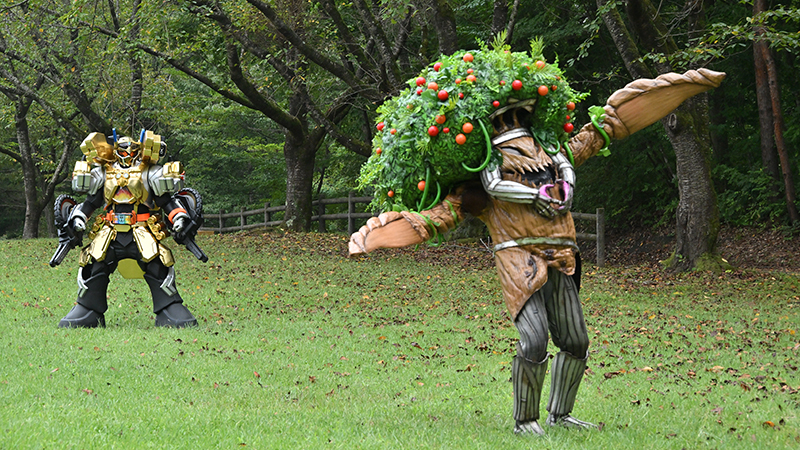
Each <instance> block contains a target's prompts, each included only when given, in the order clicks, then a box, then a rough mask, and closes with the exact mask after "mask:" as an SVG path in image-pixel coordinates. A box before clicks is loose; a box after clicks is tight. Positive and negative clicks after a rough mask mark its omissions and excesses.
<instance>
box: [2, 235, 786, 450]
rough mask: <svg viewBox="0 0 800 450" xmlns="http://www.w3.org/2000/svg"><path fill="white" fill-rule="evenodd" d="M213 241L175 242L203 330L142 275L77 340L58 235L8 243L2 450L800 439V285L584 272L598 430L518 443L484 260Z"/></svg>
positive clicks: (583, 394) (185, 289)
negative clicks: (157, 307)
mask: <svg viewBox="0 0 800 450" xmlns="http://www.w3.org/2000/svg"><path fill="white" fill-rule="evenodd" d="M198 242H199V244H200V245H201V246H202V247H203V248H204V250H205V251H206V252H207V253H208V254H209V255H210V258H211V259H210V261H209V262H208V263H207V264H203V263H200V262H199V261H197V260H194V259H192V258H193V257H192V256H191V254H189V253H188V252H187V251H185V250H184V249H182V248H179V247H178V246H177V245H174V244H170V245H171V246H172V247H173V250H174V251H175V254H176V256H177V258H178V262H177V266H176V267H177V272H178V280H177V281H178V286H179V289H180V291H181V294H182V295H183V297H184V299H185V302H186V305H187V306H188V307H189V308H190V309H191V310H192V312H193V313H194V314H195V315H196V316H197V318H198V321H199V323H200V326H199V327H197V328H193V329H183V330H174V329H162V328H155V327H154V326H153V322H154V316H153V313H152V311H151V301H150V298H149V291H148V290H147V288H146V286H145V283H144V282H143V281H141V280H125V279H122V278H121V277H119V276H118V275H116V274H115V275H114V276H113V277H112V283H111V285H110V288H109V294H108V295H109V311H108V312H107V313H106V321H107V327H106V328H105V329H97V330H63V329H58V328H57V323H58V320H59V319H60V318H61V317H62V316H63V315H64V314H66V312H67V311H68V310H69V309H70V307H71V305H72V303H73V301H74V298H75V289H76V284H75V277H76V269H77V256H76V252H73V253H72V254H70V255H69V256H68V258H67V259H66V260H65V262H64V264H63V265H62V266H60V267H58V268H56V269H53V268H50V267H49V266H48V265H47V261H48V260H49V258H50V255H51V253H52V251H53V250H54V249H55V240H48V239H40V240H28V241H0V349H2V354H3V358H2V360H0V401H2V405H3V408H2V409H1V410H0V424H2V425H1V426H2V430H1V431H2V434H0V448H4V449H5V448H59V449H61V448H79V449H87V448H126V449H127V448H136V449H139V448H192V449H196V448H258V449H262V448H266V449H271V448H286V449H297V448H375V449H379V448H380V449H384V448H409V449H416V448H452V449H467V448H469V449H473V448H474V449H483V448H486V449H490V448H491V449H502V448H522V447H531V446H537V447H539V448H547V449H573V448H588V449H608V448H648V449H650V448H652V449H662V448H663V449H682V448H691V449H696V448H717V449H733V448H735V449H750V448H752V449H767V448H768V449H780V448H797V447H798V446H800V419H798V414H800V394H799V393H798V391H800V374H799V373H798V369H797V366H798V364H799V363H798V353H800V337H798V335H797V330H798V328H800V317H799V316H798V312H800V297H799V296H798V295H799V294H798V292H800V289H798V286H800V275H798V274H797V273H791V274H790V273H779V274H778V273H775V274H768V273H763V272H741V271H739V272H733V273H729V274H725V275H723V276H716V275H710V274H704V273H691V274H687V275H683V276H680V277H665V276H664V275H663V274H662V273H660V272H654V271H651V270H649V269H642V268H635V269H620V268H616V269H615V268H611V269H601V270H598V269H596V268H592V267H588V268H587V270H586V272H587V273H586V274H585V276H584V279H583V289H582V291H581V297H582V298H583V300H584V305H585V306H584V308H585V313H586V316H587V322H588V325H589V332H590V335H591V338H592V345H591V348H590V352H591V359H590V361H589V370H588V371H587V376H586V377H585V378H584V381H583V385H582V388H581V391H580V393H579V397H578V402H577V405H576V410H575V415H576V416H577V417H579V418H581V419H584V420H589V421H592V422H595V423H599V424H601V425H602V430H600V431H590V432H578V431H571V430H563V429H548V430H547V435H546V436H544V437H538V438H537V437H518V436H514V435H513V434H512V433H511V428H512V426H513V420H512V418H511V402H512V396H511V394H512V393H511V383H510V382H509V378H510V370H509V369H510V361H511V358H512V357H513V348H514V342H515V340H516V338H517V333H516V330H515V328H514V327H513V324H512V323H511V322H510V319H509V317H508V315H507V313H506V312H505V310H504V307H503V305H502V296H501V294H500V289H499V285H498V283H497V277H496V274H495V271H494V268H493V267H492V266H491V258H490V255H489V254H488V253H485V252H483V251H481V250H480V249H478V248H463V247H445V248H440V249H431V248H427V247H421V248H419V249H417V250H416V251H413V250H400V251H380V252H377V253H375V254H373V255H370V256H369V257H367V258H363V259H359V260H349V259H347V258H346V257H345V253H346V247H347V246H346V244H347V241H346V238H345V237H343V236H336V235H319V234H309V235H303V234H286V235H281V234H265V235H260V236H225V237H220V236H216V237H200V238H199V239H198ZM553 350H555V349H553ZM547 389H548V387H547V386H546V387H545V390H547ZM542 411H543V415H544V414H546V412H544V408H543V407H542Z"/></svg>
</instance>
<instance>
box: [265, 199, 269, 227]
mask: <svg viewBox="0 0 800 450" xmlns="http://www.w3.org/2000/svg"><path fill="white" fill-rule="evenodd" d="M269 216H270V214H269V202H266V203H264V227H266V226H267V224H268V223H269V219H270V217H269Z"/></svg>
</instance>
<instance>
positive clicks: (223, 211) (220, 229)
mask: <svg viewBox="0 0 800 450" xmlns="http://www.w3.org/2000/svg"><path fill="white" fill-rule="evenodd" d="M223 214H225V210H224V209H222V208H220V210H219V232H220V234H222V228H223V225H225V219H223V218H222V215H223Z"/></svg>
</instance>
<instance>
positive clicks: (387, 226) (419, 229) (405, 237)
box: [349, 194, 463, 256]
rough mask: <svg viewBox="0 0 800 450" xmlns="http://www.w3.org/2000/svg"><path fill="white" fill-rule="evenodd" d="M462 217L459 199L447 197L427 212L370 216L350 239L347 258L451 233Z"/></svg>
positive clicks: (386, 213)
mask: <svg viewBox="0 0 800 450" xmlns="http://www.w3.org/2000/svg"><path fill="white" fill-rule="evenodd" d="M462 218H463V215H462V212H461V197H460V195H458V194H450V195H448V196H447V197H446V198H445V199H444V201H442V202H441V203H439V204H437V205H436V206H434V207H433V208H431V209H428V210H425V211H422V212H419V213H416V212H409V211H402V212H396V211H389V212H385V213H382V214H381V215H379V216H378V217H373V218H371V219H369V220H368V221H367V224H366V225H364V226H363V227H361V229H360V230H358V231H357V232H355V233H353V235H352V236H350V244H349V247H350V255H351V256H353V255H358V254H361V253H368V252H371V251H373V250H376V249H379V248H400V247H407V246H409V245H415V244H421V243H423V242H425V241H428V240H430V239H431V238H433V237H435V236H436V235H437V234H438V233H444V232H446V231H448V230H452V229H453V228H455V227H456V225H458V223H459V222H460V221H461V219H462Z"/></svg>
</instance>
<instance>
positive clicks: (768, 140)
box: [753, 0, 781, 199]
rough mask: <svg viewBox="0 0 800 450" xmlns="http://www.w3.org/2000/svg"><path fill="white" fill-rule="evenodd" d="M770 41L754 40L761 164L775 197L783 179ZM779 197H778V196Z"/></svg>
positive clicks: (757, 8)
mask: <svg viewBox="0 0 800 450" xmlns="http://www.w3.org/2000/svg"><path fill="white" fill-rule="evenodd" d="M765 3H766V2H765V0H756V1H755V2H754V3H753V16H756V15H758V14H759V13H760V12H761V11H763V10H764V9H765V8H766V5H765ZM763 33H764V30H763V27H758V28H756V35H757V36H760V35H762V34H763ZM768 45H769V44H768V43H767V42H766V41H763V40H756V41H754V42H753V63H754V66H755V82H756V101H757V104H758V121H759V130H760V132H761V133H760V134H761V165H762V167H763V168H764V170H765V171H766V172H767V174H768V175H769V176H770V178H772V180H773V186H772V187H773V188H774V189H775V193H776V195H775V197H777V196H778V194H777V192H778V185H779V183H780V181H781V174H780V166H779V165H778V153H777V152H776V151H775V141H774V140H773V138H772V133H773V130H774V126H773V124H772V98H771V97H770V92H769V77H768V76H767V63H766V61H765V60H764V54H765V53H766V51H768ZM776 199H777V198H776Z"/></svg>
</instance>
